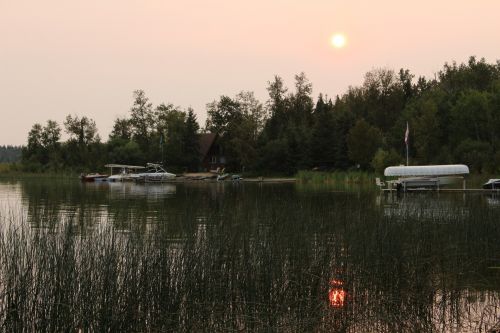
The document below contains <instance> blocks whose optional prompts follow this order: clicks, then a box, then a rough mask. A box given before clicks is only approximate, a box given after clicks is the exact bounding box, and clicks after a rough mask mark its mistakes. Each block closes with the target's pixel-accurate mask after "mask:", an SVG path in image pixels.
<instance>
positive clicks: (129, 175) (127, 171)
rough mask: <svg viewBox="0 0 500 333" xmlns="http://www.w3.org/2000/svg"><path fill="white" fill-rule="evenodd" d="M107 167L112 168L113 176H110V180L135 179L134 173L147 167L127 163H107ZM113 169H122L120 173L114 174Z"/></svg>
mask: <svg viewBox="0 0 500 333" xmlns="http://www.w3.org/2000/svg"><path fill="white" fill-rule="evenodd" d="M105 167H106V168H110V174H111V176H109V177H108V181H110V182H123V181H130V180H133V179H134V178H133V175H134V174H135V173H136V172H137V171H138V170H142V169H145V167H143V166H137V165H126V164H106V165H105ZM113 169H120V172H119V173H116V174H113Z"/></svg>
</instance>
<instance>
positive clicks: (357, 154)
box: [347, 119, 382, 169]
mask: <svg viewBox="0 0 500 333" xmlns="http://www.w3.org/2000/svg"><path fill="white" fill-rule="evenodd" d="M381 143H382V134H381V133H380V131H379V130H378V129H377V128H376V127H373V126H370V124H368V123H367V122H366V121H365V120H364V119H360V120H358V121H357V122H356V124H355V125H354V126H353V127H352V128H351V130H350V131H349V134H348V135H347V147H348V154H349V158H350V160H351V161H353V162H354V163H356V164H358V165H359V166H360V167H361V168H363V169H366V168H367V167H369V165H370V162H371V161H372V159H373V156H374V155H375V152H376V151H377V149H378V148H379V147H380V145H381Z"/></svg>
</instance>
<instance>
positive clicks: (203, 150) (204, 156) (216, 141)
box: [199, 133, 226, 171]
mask: <svg viewBox="0 0 500 333" xmlns="http://www.w3.org/2000/svg"><path fill="white" fill-rule="evenodd" d="M199 143H200V161H201V169H202V170H203V171H211V170H212V171H215V170H217V169H219V170H221V169H223V168H225V166H226V157H225V156H224V150H223V148H222V146H221V145H220V136H219V135H218V134H216V133H204V134H200V141H199Z"/></svg>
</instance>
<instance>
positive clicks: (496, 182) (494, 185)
mask: <svg viewBox="0 0 500 333" xmlns="http://www.w3.org/2000/svg"><path fill="white" fill-rule="evenodd" d="M483 188H484V189H491V190H500V179H489V180H488V181H487V182H486V183H484V184H483Z"/></svg>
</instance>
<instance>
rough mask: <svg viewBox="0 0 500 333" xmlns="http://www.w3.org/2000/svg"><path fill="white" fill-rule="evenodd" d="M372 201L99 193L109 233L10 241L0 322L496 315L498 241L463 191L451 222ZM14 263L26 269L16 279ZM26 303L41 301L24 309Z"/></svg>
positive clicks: (249, 189) (286, 193) (396, 323)
mask: <svg viewBox="0 0 500 333" xmlns="http://www.w3.org/2000/svg"><path fill="white" fill-rule="evenodd" d="M217 186H218V185H217ZM97 192H98V193H96V194H95V195H96V197H95V201H93V202H92V204H98V203H99V202H100V203H101V204H103V203H105V202H106V200H108V199H107V198H108V196H107V195H104V196H103V197H100V198H99V197H98V196H101V195H103V194H102V193H101V192H99V191H97ZM36 193H38V192H36ZM104 193H106V192H104ZM108 194H109V191H108ZM66 195H67V196H69V197H71V196H75V194H66ZM90 195H92V194H90ZM86 200H90V199H86ZM70 201H71V200H70ZM88 202H89V201H88ZM373 202H374V196H373V194H366V195H365V194H359V193H349V194H346V193H326V194H325V193H314V192H311V193H297V192H295V191H294V190H293V187H287V186H285V187H280V186H269V187H265V186H264V187H262V186H240V187H231V186H228V187H224V190H219V187H200V186H199V185H196V186H193V187H189V186H178V187H177V188H176V192H175V196H174V197H169V198H167V199H165V200H164V199H161V200H157V201H154V200H153V201H151V200H150V201H148V200H142V199H141V197H140V196H139V197H138V198H134V199H133V200H128V199H124V200H119V199H116V201H114V199H113V200H109V205H108V206H107V207H108V208H107V209H108V212H110V214H115V215H114V216H113V227H114V230H107V229H105V230H104V231H99V230H98V229H92V230H90V231H88V232H87V233H85V234H80V236H78V237H75V236H73V234H74V231H72V232H64V231H65V230H64V229H63V230H61V232H59V233H52V235H49V234H43V235H42V236H43V237H39V238H36V237H34V238H33V239H22V238H19V243H18V245H19V246H17V247H16V249H23V248H28V247H29V248H30V249H31V250H30V251H26V252H23V251H21V252H20V254H18V255H19V256H22V255H26V256H28V254H29V256H30V260H25V261H21V260H16V257H15V256H13V255H12V250H10V249H11V247H9V246H7V245H9V244H6V245H5V247H4V248H3V249H2V250H4V251H0V256H2V257H1V260H2V262H8V263H12V264H15V265H3V266H2V267H0V280H1V281H6V282H5V283H6V284H5V289H4V290H8V291H9V292H8V293H7V294H5V293H0V306H3V308H2V311H0V313H2V314H3V315H0V325H4V326H2V327H6V328H7V329H8V328H12V327H21V326H22V325H24V326H22V327H27V328H32V327H35V326H30V325H31V323H33V325H37V324H36V322H38V323H50V325H52V326H50V327H51V328H52V329H53V330H56V331H57V330H64V329H67V327H69V326H64V325H63V323H72V324H69V325H70V326H71V327H72V328H79V327H84V328H86V329H92V330H100V331H102V330H112V331H113V330H114V331H155V330H156V331H158V330H170V331H201V330H208V331H234V330H245V331H293V332H297V331H336V332H342V331H344V332H367V331H369V332H418V331H422V332H428V331H444V332H466V331H467V330H469V331H471V332H472V331H479V330H481V329H482V330H483V331H484V330H485V329H486V328H489V327H491V326H492V325H493V324H494V322H495V319H496V318H497V317H498V315H499V313H500V311H499V306H500V302H499V299H498V296H499V293H498V285H499V283H498V282H499V281H498V280H499V276H498V273H496V271H495V270H492V269H489V268H488V267H490V266H498V262H496V261H495V260H494V259H490V258H497V256H498V252H499V250H500V244H499V243H498V237H499V236H500V229H499V227H498V223H497V218H496V216H495V214H494V213H495V212H494V211H492V210H487V209H485V207H486V205H485V204H484V202H482V201H477V202H476V201H474V200H471V201H470V202H468V201H467V202H465V203H464V202H462V203H458V202H457V203H454V204H453V205H455V204H456V205H457V206H460V205H463V206H465V207H466V208H467V211H468V212H469V214H468V215H467V216H466V217H463V215H460V218H457V219H455V220H454V221H453V219H450V217H443V218H436V219H427V218H421V216H422V215H418V214H417V215H412V214H411V213H406V214H402V215H391V216H386V215H384V214H383V212H381V210H380V207H379V206H377V205H373ZM453 205H452V207H453ZM111 206H113V207H111ZM421 206H422V207H424V206H425V205H421ZM447 211H448V212H449V213H450V214H452V212H453V209H449V210H447ZM132 213H134V214H137V215H133V214H132ZM138 216H139V217H138ZM75 219H76V217H75ZM94 223H98V222H95V221H94ZM70 225H73V226H75V225H76V226H78V225H79V224H78V223H72V224H70ZM118 230H120V231H118ZM66 231H67V230H66ZM40 232H42V233H43V232H44V231H43V230H42V231H40ZM19 237H20V236H19ZM28 244H29V245H28ZM75 244H77V245H75ZM23 253H24V254H23ZM17 258H19V257H17ZM48 263H49V264H48ZM16 265H18V267H17V268H18V270H16ZM23 265H33V267H32V269H27V267H25V266H23ZM42 268H44V269H42ZM16 272H26V274H25V275H23V279H18V278H14V277H15V276H20V275H19V274H18V273H16ZM333 279H335V280H339V281H342V284H341V285H342V288H343V290H344V291H345V293H346V296H345V303H344V306H341V307H331V306H330V302H329V291H330V290H331V288H332V282H331V281H332V280H333ZM37 281H38V282H37ZM36 291H38V292H39V293H38V294H36V293H35V294H31V293H32V292H33V293H34V292H36ZM8 296H9V297H12V299H11V301H9V302H10V303H9V302H6V301H5V300H7V299H8V298H7V297H8ZM54 300H59V302H56V301H54ZM62 304H71V307H63V305H62ZM14 307H16V309H22V310H16V311H18V313H23V316H21V317H19V318H22V320H21V319H19V321H18V322H16V321H15V320H16V318H13V317H12V316H11V317H8V316H6V315H5V314H7V313H13V312H12V311H10V310H12V309H13V308H14ZM37 309H44V311H42V312H40V311H38V312H32V311H35V310H37ZM41 316H43V320H41V319H40V318H41ZM37 320H38V321H37ZM14 322H16V323H17V324H18V325H21V326H13V325H14ZM38 325H40V324H38ZM47 325H48V324H47Z"/></svg>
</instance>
